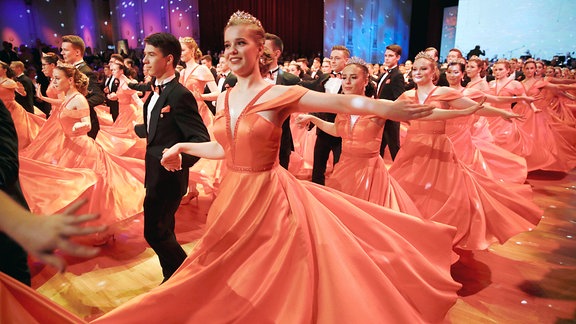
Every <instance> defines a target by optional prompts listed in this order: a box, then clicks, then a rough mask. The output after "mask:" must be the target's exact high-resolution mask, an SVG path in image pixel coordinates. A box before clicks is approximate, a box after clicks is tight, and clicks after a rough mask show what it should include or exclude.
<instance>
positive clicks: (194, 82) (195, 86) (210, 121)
mask: <svg viewBox="0 0 576 324" xmlns="http://www.w3.org/2000/svg"><path fill="white" fill-rule="evenodd" d="M199 66H200V65H197V66H196V67H195V68H194V69H193V70H192V71H191V72H190V73H189V74H188V76H187V77H186V78H185V77H184V73H181V74H180V80H179V81H180V83H181V84H182V85H184V86H185V87H186V88H187V89H188V90H190V92H192V93H193V94H195V96H196V94H197V93H204V84H205V83H206V81H204V80H198V79H197V78H196V77H195V76H194V71H196V69H197V68H198V67H199ZM196 104H197V105H198V113H199V114H200V117H202V121H203V122H204V125H206V129H207V130H208V134H210V139H212V140H213V139H214V115H213V114H212V112H211V111H210V108H208V105H206V103H205V102H204V101H203V100H199V99H196ZM225 169H226V168H225V164H224V163H223V161H219V160H209V159H200V160H198V162H196V163H195V164H194V165H193V166H192V167H191V168H190V176H189V181H190V183H199V184H201V185H202V186H203V189H204V192H205V193H210V194H212V195H213V196H215V195H216V193H217V192H218V186H219V185H220V181H221V179H222V177H223V175H224V172H225Z"/></svg>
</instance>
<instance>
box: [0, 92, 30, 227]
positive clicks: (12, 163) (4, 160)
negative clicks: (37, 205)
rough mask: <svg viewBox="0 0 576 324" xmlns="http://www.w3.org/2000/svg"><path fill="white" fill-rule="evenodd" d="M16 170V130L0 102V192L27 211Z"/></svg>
mask: <svg viewBox="0 0 576 324" xmlns="http://www.w3.org/2000/svg"><path fill="white" fill-rule="evenodd" d="M18 170H19V164H18V137H17V136H16V129H15V127H14V122H13V121H12V117H11V115H10V112H9V111H8V109H7V108H6V106H5V105H4V103H3V102H2V100H0V190H2V191H4V192H5V193H6V194H7V195H9V196H10V197H12V198H13V199H14V200H15V201H17V202H18V203H19V204H20V205H22V206H23V207H25V208H26V209H28V205H27V204H26V200H25V199H24V195H23V194H22V189H21V188H20V182H19V181H18ZM0 234H1V233H0Z"/></svg>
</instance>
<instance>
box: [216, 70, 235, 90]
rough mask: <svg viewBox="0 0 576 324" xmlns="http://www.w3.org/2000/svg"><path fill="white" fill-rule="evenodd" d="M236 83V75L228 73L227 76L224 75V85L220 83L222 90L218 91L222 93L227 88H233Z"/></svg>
mask: <svg viewBox="0 0 576 324" xmlns="http://www.w3.org/2000/svg"><path fill="white" fill-rule="evenodd" d="M236 82H238V78H237V77H236V75H234V73H232V72H230V73H228V75H226V79H224V83H222V88H221V89H220V92H224V91H226V90H228V89H229V88H234V86H235V85H236Z"/></svg>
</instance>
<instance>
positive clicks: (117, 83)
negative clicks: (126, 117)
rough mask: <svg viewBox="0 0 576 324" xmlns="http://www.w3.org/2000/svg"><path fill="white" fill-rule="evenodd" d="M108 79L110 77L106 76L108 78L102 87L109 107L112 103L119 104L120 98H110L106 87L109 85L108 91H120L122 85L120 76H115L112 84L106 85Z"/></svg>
mask: <svg viewBox="0 0 576 324" xmlns="http://www.w3.org/2000/svg"><path fill="white" fill-rule="evenodd" d="M107 81H108V78H106V80H105V81H104V86H103V87H102V91H103V92H104V96H105V98H106V99H105V100H104V101H105V102H106V105H107V106H108V107H110V105H112V106H118V100H110V99H108V96H106V91H105V90H104V89H105V88H106V87H108V93H113V92H116V91H118V87H119V86H120V80H118V78H114V80H113V81H112V84H110V85H106V82H107Z"/></svg>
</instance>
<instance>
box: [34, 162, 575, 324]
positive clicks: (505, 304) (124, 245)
mask: <svg viewBox="0 0 576 324" xmlns="http://www.w3.org/2000/svg"><path fill="white" fill-rule="evenodd" d="M529 182H530V184H531V185H532V186H533V189H534V200H535V202H536V203H537V204H538V205H539V206H540V207H541V208H542V209H544V218H543V219H542V221H541V223H540V224H539V225H538V226H537V227H536V228H535V229H534V230H533V231H532V232H528V233H523V234H520V235H517V236H515V237H513V238H512V239H510V240H509V241H508V242H507V243H506V244H504V245H502V246H500V245H493V246H492V247H491V248H490V249H488V250H486V251H476V252H473V253H468V254H465V255H464V256H463V257H462V259H461V261H459V262H458V263H457V264H455V265H454V266H453V271H452V272H453V273H452V274H453V277H454V278H455V279H456V280H457V281H459V282H461V283H462V284H463V288H462V289H461V291H460V292H459V295H460V297H461V298H460V299H459V300H458V302H457V303H456V305H455V306H454V307H453V308H452V309H451V310H450V312H449V313H448V315H447V317H446V323H558V324H561V323H576V170H573V171H572V172H571V173H569V174H562V173H549V172H536V173H531V174H530V176H529ZM210 202H211V197H209V196H208V195H204V194H203V195H201V196H200V199H197V200H193V201H192V202H191V203H190V204H189V205H184V206H182V207H181V208H180V210H179V212H178V214H177V228H176V232H177V235H178V239H179V241H180V242H181V244H183V246H184V249H185V250H186V251H187V252H189V251H190V250H191V249H192V248H193V246H194V242H195V240H196V239H198V238H199V237H200V235H201V234H202V231H203V226H204V222H205V218H206V212H207V210H208V207H209V205H210ZM141 233H142V218H141V217H138V218H135V219H131V220H129V221H128V222H126V223H125V224H121V225H120V226H119V228H118V229H117V231H116V235H115V241H114V242H110V243H109V244H107V245H106V246H103V249H102V253H101V254H100V255H99V256H98V257H96V258H93V259H90V260H83V259H69V260H68V261H69V267H68V269H67V272H66V273H63V274H59V273H56V272H55V271H54V270H53V269H51V268H47V267H45V266H43V265H41V264H39V263H33V264H32V272H33V282H32V285H33V288H35V289H36V290H37V291H38V292H40V293H42V294H43V295H45V296H47V297H49V298H51V299H52V300H54V301H55V302H57V303H59V304H60V305H62V306H64V307H65V308H66V309H68V310H70V311H71V312H73V313H75V314H77V315H78V316H81V317H83V318H85V319H87V320H90V319H94V318H96V317H98V316H100V315H102V314H104V313H106V312H109V311H110V310H112V309H114V308H115V307H117V306H119V305H121V304H122V303H124V302H126V301H128V300H129V299H131V298H133V297H134V296H137V295H139V294H142V293H145V292H147V291H149V290H150V289H152V288H154V287H156V286H158V284H159V283H160V281H161V280H162V276H161V270H160V266H159V264H158V260H157V257H156V256H155V254H154V252H153V251H152V250H151V249H150V248H149V247H148V245H147V244H146V242H145V241H144V238H143V237H142V234H141ZM423 235H424V233H423ZM431 244H433V242H431ZM191 302H193V301H191ZM382 302H386V301H382Z"/></svg>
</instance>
